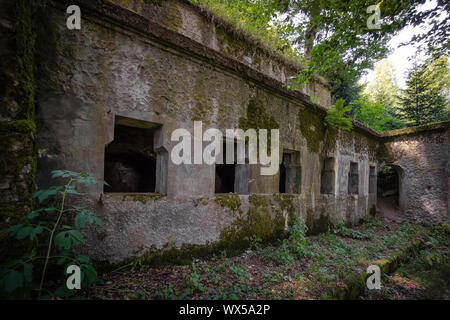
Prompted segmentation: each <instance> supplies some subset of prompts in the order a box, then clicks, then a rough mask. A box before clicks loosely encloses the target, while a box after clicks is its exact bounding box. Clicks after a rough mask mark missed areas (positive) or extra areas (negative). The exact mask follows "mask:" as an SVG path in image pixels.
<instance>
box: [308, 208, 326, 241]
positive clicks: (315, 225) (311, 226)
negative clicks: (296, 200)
mask: <svg viewBox="0 0 450 320" xmlns="http://www.w3.org/2000/svg"><path fill="white" fill-rule="evenodd" d="M306 226H307V227H308V232H307V233H308V234H309V235H316V234H320V233H324V232H327V231H328V230H329V228H330V227H331V226H332V223H331V221H330V219H329V218H328V217H327V216H326V215H325V214H324V213H322V214H321V215H320V217H319V219H314V214H313V211H312V210H311V209H309V208H307V209H306Z"/></svg>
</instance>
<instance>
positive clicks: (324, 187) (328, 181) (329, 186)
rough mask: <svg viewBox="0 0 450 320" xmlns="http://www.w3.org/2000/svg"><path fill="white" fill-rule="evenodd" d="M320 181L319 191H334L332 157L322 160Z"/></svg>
mask: <svg viewBox="0 0 450 320" xmlns="http://www.w3.org/2000/svg"><path fill="white" fill-rule="evenodd" d="M320 180H321V182H320V193H322V194H333V193H334V158H327V159H325V160H324V161H323V168H322V176H321V179H320Z"/></svg>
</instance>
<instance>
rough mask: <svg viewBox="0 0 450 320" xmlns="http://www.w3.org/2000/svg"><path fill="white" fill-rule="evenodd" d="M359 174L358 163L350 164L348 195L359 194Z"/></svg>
mask: <svg viewBox="0 0 450 320" xmlns="http://www.w3.org/2000/svg"><path fill="white" fill-rule="evenodd" d="M358 191H359V174H358V163H356V162H350V171H349V173H348V194H358Z"/></svg>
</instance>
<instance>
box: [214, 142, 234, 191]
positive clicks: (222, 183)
mask: <svg viewBox="0 0 450 320" xmlns="http://www.w3.org/2000/svg"><path fill="white" fill-rule="evenodd" d="M236 149H237V148H236V144H235V146H234V158H235V161H234V162H235V163H236V151H237V150H236ZM226 152H227V151H226V143H223V145H222V153H223V162H224V163H223V164H216V182H215V193H230V192H231V193H234V192H235V190H234V181H235V176H236V164H226Z"/></svg>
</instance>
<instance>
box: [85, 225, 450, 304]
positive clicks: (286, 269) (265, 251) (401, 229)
mask: <svg viewBox="0 0 450 320" xmlns="http://www.w3.org/2000/svg"><path fill="white" fill-rule="evenodd" d="M300 228H301V225H300V227H298V228H294V229H293V230H291V232H290V235H289V236H288V237H287V238H286V239H284V240H281V241H280V242H279V243H277V244H272V245H262V243H261V241H260V239H253V241H252V245H251V247H250V248H249V249H248V250H247V251H246V252H244V253H242V254H241V255H239V256H235V257H227V254H226V252H222V253H221V254H218V255H217V256H214V257H213V258H210V259H208V260H195V261H193V262H192V263H191V264H190V265H184V266H165V267H160V268H145V267H143V266H140V267H139V268H134V269H133V268H131V269H129V270H122V271H117V272H111V273H108V274H103V275H100V278H101V279H102V280H103V284H101V285H97V286H96V287H94V288H92V289H90V290H88V291H86V292H85V296H86V298H88V299H208V300H216V299H227V300H228V299H337V298H349V297H348V296H342V295H340V294H339V293H340V292H342V290H343V289H344V288H348V287H349V286H352V285H355V281H356V282H359V287H360V288H362V289H361V290H360V291H358V293H357V296H355V297H353V298H357V299H397V300H399V299H450V241H449V240H450V228H449V225H448V224H442V225H439V226H422V225H416V224H411V223H408V222H406V221H399V219H390V218H389V217H388V218H386V217H384V218H372V217H371V218H369V219H367V220H366V221H364V222H363V223H362V224H360V225H359V226H357V227H354V228H348V227H345V226H344V225H340V226H338V227H336V228H335V229H334V230H331V229H330V230H329V231H328V232H327V233H324V234H321V235H318V236H306V237H305V236H304V235H303V232H301V229H300ZM418 239H420V240H421V241H422V246H421V249H420V250H417V251H415V253H414V254H411V255H410V256H408V258H407V259H406V260H405V261H403V263H402V264H400V265H399V266H398V267H396V269H395V270H391V271H390V272H389V273H383V275H382V278H381V289H380V290H369V289H367V287H366V286H365V284H364V280H361V274H363V273H364V272H365V271H366V270H367V267H368V266H369V265H372V264H374V262H375V261H377V260H379V259H389V257H391V256H392V254H394V253H396V252H398V251H401V250H402V249H404V248H405V247H408V246H410V245H411V244H412V243H414V242H415V241H416V240H418ZM361 282H363V285H362V286H361ZM357 286H358V284H357Z"/></svg>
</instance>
